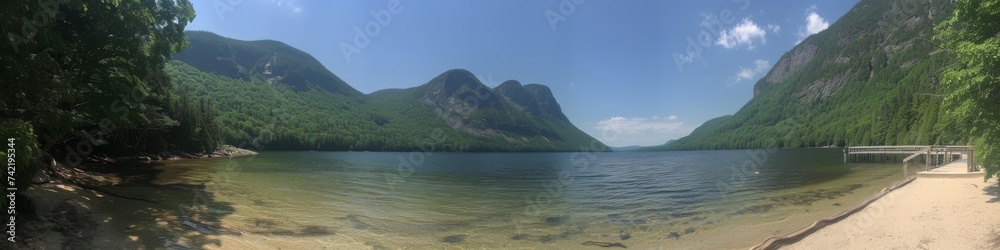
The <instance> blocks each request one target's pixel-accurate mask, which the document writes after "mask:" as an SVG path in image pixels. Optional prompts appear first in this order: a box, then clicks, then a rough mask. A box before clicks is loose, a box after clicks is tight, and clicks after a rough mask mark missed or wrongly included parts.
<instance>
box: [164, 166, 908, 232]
mask: <svg viewBox="0 0 1000 250" xmlns="http://www.w3.org/2000/svg"><path fill="white" fill-rule="evenodd" d="M161 163H162V165H159V166H157V167H156V168H157V169H158V170H160V171H162V172H160V173H159V174H158V175H157V177H156V180H155V181H154V182H153V183H156V184H157V186H155V187H151V188H153V189H157V188H159V189H168V188H167V187H166V186H169V184H171V183H182V184H185V185H194V186H197V187H202V188H203V190H204V192H205V193H207V194H208V195H206V197H205V198H197V197H195V198H192V196H193V195H192V193H190V192H163V194H162V195H164V196H167V197H165V198H164V202H165V203H167V204H168V207H173V206H174V204H176V207H178V210H184V209H188V210H189V211H192V212H187V213H199V214H200V215H201V216H202V217H203V218H212V219H213V220H217V222H219V223H221V225H223V226H225V227H228V228H231V229H236V230H239V231H243V232H245V233H244V234H243V235H242V236H237V235H220V236H210V237H212V239H213V241H212V243H213V244H211V245H205V246H203V247H222V248H248V247H249V248H276V247H280V248H322V247H327V248H334V249H342V248H350V249H356V248H362V249H363V248H370V249H382V248H387V249H396V248H431V249H441V248H465V249H467V248H476V249H479V248H503V247H506V248H515V249H537V248H543V249H577V248H581V247H590V248H595V249H600V247H596V246H585V245H583V244H584V243H586V242H587V241H595V242H606V243H615V242H617V243H621V244H622V245H625V246H628V247H629V248H638V249H658V248H676V247H681V248H705V249H709V248H714V249H717V248H747V247H750V246H752V245H754V244H757V243H759V242H760V241H762V240H764V239H765V238H766V237H768V236H776V235H780V234H784V233H788V232H791V231H794V230H797V229H799V228H801V227H803V226H805V225H806V224H808V223H809V222H810V221H811V220H814V219H818V218H821V217H826V216H830V215H832V214H836V213H838V212H840V211H842V210H844V209H846V208H847V207H850V206H853V205H855V204H856V203H858V202H859V201H861V200H863V199H866V198H868V197H870V196H872V195H874V194H875V192H877V191H878V190H880V189H882V188H885V187H888V186H889V185H891V184H892V183H893V182H896V181H899V180H902V173H901V164H849V165H845V164H844V163H843V158H842V155H841V150H840V149H783V150H728V151H681V152H616V153H429V154H425V153H420V152H415V153H412V152H406V153H373V152H372V153H370V152H263V153H261V154H260V155H258V156H255V157H243V158H218V159H196V160H175V161H163V162H161ZM173 213H175V215H181V214H180V213H181V212H177V211H174V212H173ZM189 233H190V232H189ZM187 244H191V243H190V242H189V243H187ZM597 244H601V243H597Z"/></svg>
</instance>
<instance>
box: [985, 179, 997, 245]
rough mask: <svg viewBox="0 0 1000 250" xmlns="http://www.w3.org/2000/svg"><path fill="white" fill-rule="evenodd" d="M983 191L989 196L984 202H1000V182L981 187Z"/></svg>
mask: <svg viewBox="0 0 1000 250" xmlns="http://www.w3.org/2000/svg"><path fill="white" fill-rule="evenodd" d="M983 193H986V194H987V195H989V196H991V197H990V199H989V200H987V201H986V202H990V203H996V202H1000V182H998V183H997V185H986V187H983ZM998 237H1000V236H998Z"/></svg>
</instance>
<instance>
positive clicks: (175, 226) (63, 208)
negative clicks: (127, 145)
mask: <svg viewBox="0 0 1000 250" xmlns="http://www.w3.org/2000/svg"><path fill="white" fill-rule="evenodd" d="M79 169H82V170H84V171H79V170H75V169H72V170H66V171H68V172H70V173H71V174H72V175H73V177H70V178H65V179H61V180H60V179H58V178H57V179H55V180H53V181H52V182H50V183H47V184H41V185H37V186H36V187H32V189H31V190H29V191H28V192H27V193H29V194H28V196H29V197H31V199H32V200H33V203H34V205H35V206H34V210H35V216H33V218H29V219H28V221H26V222H25V223H26V225H27V226H26V227H23V228H25V229H24V231H25V233H24V235H25V236H24V237H25V240H24V241H23V243H21V244H24V245H23V246H24V247H26V249H27V248H61V249H109V248H116V249H118V248H126V249H135V248H141V249H163V248H168V249H202V248H206V247H214V248H218V247H222V246H221V242H220V240H219V239H218V236H216V235H218V234H226V233H228V232H225V231H224V230H212V229H218V227H217V226H219V225H220V220H221V219H222V218H223V217H225V216H227V215H230V214H232V213H233V211H234V209H233V207H232V204H230V203H228V202H220V201H217V200H216V198H215V195H214V194H213V193H212V192H208V191H207V189H206V184H204V183H192V182H185V181H172V182H169V183H163V182H162V181H158V180H157V179H158V178H163V177H162V176H160V175H161V174H162V172H164V171H163V170H162V169H163V163H156V162H154V163H128V164H114V165H109V164H99V165H97V164H93V165H84V166H80V167H79ZM171 170H173V169H171ZM66 171H63V172H64V173H65V172H66ZM171 172H173V171H171ZM171 175H173V174H171ZM62 176H66V175H62ZM169 178H176V176H171V177H169ZM69 179H72V182H73V183H74V184H76V185H70V184H69V183H67V182H68V180H69ZM185 221H188V222H185ZM191 221H194V222H195V223H192V222H191ZM197 226H201V227H202V228H200V229H202V230H199V228H197ZM205 229H208V230H205Z"/></svg>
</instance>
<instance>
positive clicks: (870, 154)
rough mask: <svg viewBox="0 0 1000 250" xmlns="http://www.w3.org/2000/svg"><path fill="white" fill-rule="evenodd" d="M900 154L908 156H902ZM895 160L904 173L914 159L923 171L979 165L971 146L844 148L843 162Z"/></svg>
mask: <svg viewBox="0 0 1000 250" xmlns="http://www.w3.org/2000/svg"><path fill="white" fill-rule="evenodd" d="M902 156H908V157H906V158H902ZM921 156H923V157H921ZM897 160H901V161H902V162H903V164H904V165H903V172H904V175H905V174H906V173H907V172H908V170H907V168H908V167H909V163H911V162H914V163H916V161H923V163H924V164H923V165H924V171H931V170H934V169H937V168H939V167H942V166H957V167H964V169H965V173H973V172H978V171H979V166H977V165H976V162H975V148H974V147H972V146H940V145H924V146H861V147H847V148H845V149H844V163H848V162H872V161H881V162H887V161H889V162H892V161H896V162H898V161H897ZM960 165H961V166H960ZM952 168H954V167H952ZM949 169H951V168H949Z"/></svg>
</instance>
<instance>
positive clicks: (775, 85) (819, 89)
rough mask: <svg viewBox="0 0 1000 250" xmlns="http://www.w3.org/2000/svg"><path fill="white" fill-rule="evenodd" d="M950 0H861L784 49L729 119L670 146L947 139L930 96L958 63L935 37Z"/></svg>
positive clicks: (938, 102)
mask: <svg viewBox="0 0 1000 250" xmlns="http://www.w3.org/2000/svg"><path fill="white" fill-rule="evenodd" d="M952 10H953V6H952V3H951V2H950V1H948V0H928V1H909V0H862V1H861V2H859V3H858V4H856V5H855V6H854V7H853V8H852V9H851V10H850V11H849V12H848V13H846V14H845V15H844V16H843V17H841V18H840V19H839V20H837V21H836V22H835V23H833V24H832V25H830V27H829V28H827V29H826V30H824V31H822V32H820V33H817V34H814V35H812V36H810V37H808V38H806V39H804V40H803V41H801V42H800V43H799V44H798V45H796V46H795V47H793V48H791V49H790V50H789V51H788V52H786V53H785V54H784V55H783V56H782V57H781V59H779V60H778V62H777V63H776V64H775V66H774V67H773V68H772V69H771V70H770V71H769V72H768V73H767V75H766V76H765V77H763V78H762V79H760V80H759V81H758V82H757V83H756V84H755V85H754V89H753V91H754V97H753V98H752V99H751V100H750V101H749V102H748V103H747V104H746V105H745V106H743V108H741V109H740V110H739V111H738V112H736V113H735V114H734V115H733V116H732V118H729V119H726V120H725V121H723V122H721V123H719V124H716V123H713V124H711V125H712V126H711V127H707V128H705V129H699V130H697V131H700V133H692V134H691V135H689V136H687V137H685V138H682V139H679V140H678V141H676V142H674V143H671V144H670V145H666V146H665V147H664V148H669V149H722V148H754V147H802V146H828V145H839V146H843V145H893V144H912V143H916V144H935V143H938V144H941V143H947V142H948V140H953V139H954V136H952V135H950V134H949V132H948V131H949V130H948V129H947V128H949V126H945V125H941V123H942V121H944V120H945V119H943V118H941V115H942V114H943V112H942V111H941V108H940V105H941V102H942V100H941V99H940V98H938V97H935V96H934V95H933V93H937V92H938V91H940V90H939V89H938V88H939V84H938V80H937V79H938V77H937V75H938V74H939V73H940V70H941V69H943V67H944V65H948V64H950V63H952V62H949V60H951V59H950V58H949V57H948V56H946V55H945V54H947V53H940V52H941V51H940V49H939V48H938V46H937V45H936V44H935V43H934V42H933V36H934V34H935V32H934V27H935V25H936V24H937V22H940V21H941V20H946V19H947V17H950V16H951V13H952Z"/></svg>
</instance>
